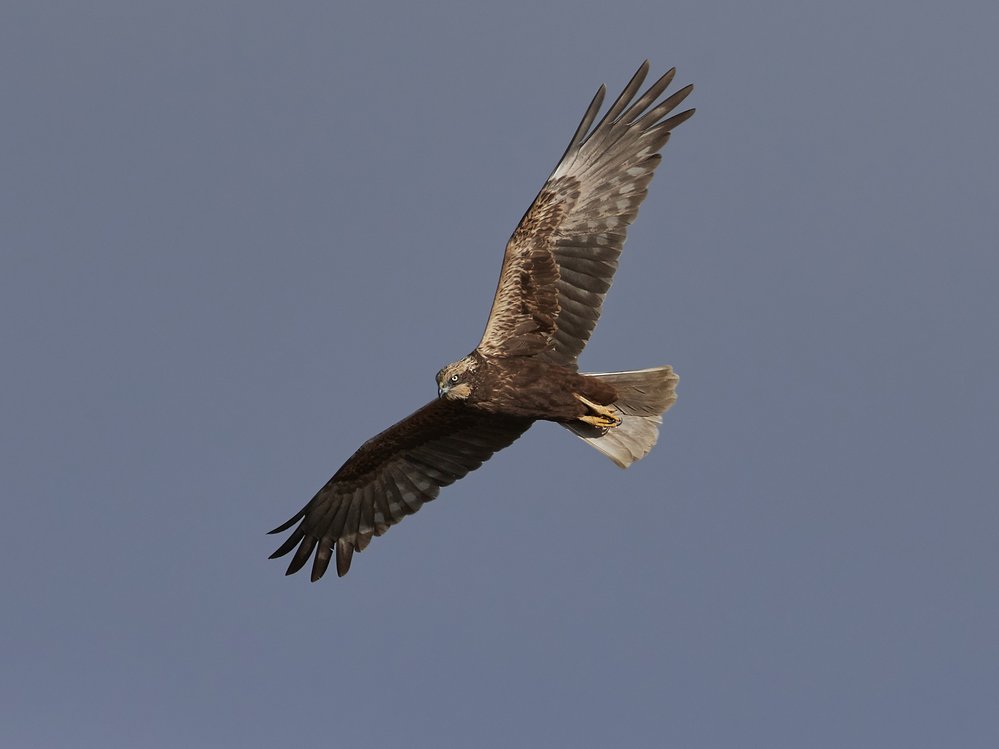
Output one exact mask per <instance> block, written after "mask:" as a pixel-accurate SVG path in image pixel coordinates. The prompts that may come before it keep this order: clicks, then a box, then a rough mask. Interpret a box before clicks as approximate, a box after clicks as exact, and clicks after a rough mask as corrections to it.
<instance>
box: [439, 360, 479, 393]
mask: <svg viewBox="0 0 999 749" xmlns="http://www.w3.org/2000/svg"><path fill="white" fill-rule="evenodd" d="M477 366H478V362H477V361H476V360H475V359H474V358H473V357H472V356H471V355H469V356H466V357H465V358H464V359H459V360H458V361H456V362H453V363H452V364H448V365H447V366H446V367H444V369H442V370H441V371H440V372H438V373H437V396H438V397H439V398H447V399H448V400H466V399H467V398H468V396H470V395H471V394H472V373H473V372H474V371H475V368H476V367H477Z"/></svg>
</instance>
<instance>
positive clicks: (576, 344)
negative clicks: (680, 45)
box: [478, 61, 694, 366]
mask: <svg viewBox="0 0 999 749" xmlns="http://www.w3.org/2000/svg"><path fill="white" fill-rule="evenodd" d="M648 71H649V63H648V61H646V62H644V63H643V64H642V66H641V67H640V68H639V69H638V72H636V73H635V75H634V76H633V77H632V79H631V81H630V82H629V83H628V85H627V86H626V87H625V89H624V91H623V92H621V95H620V96H619V97H618V98H617V101H615V102H614V104H613V105H612V106H611V108H610V109H609V110H608V111H607V114H605V115H604V117H603V119H601V120H600V122H599V123H598V124H597V125H596V127H593V128H592V129H591V125H592V124H593V121H594V120H595V119H596V116H597V112H598V111H599V110H600V105H601V104H602V103H603V98H604V87H603V86H601V87H600V90H599V91H597V94H596V96H595V97H593V101H592V102H591V103H590V106H589V107H588V108H587V110H586V114H585V115H583V120H582V122H580V123H579V127H578V128H577V129H576V133H575V135H573V137H572V141H571V142H570V143H569V147H568V148H567V149H566V152H565V154H564V155H563V156H562V160H561V161H560V162H559V164H558V166H557V167H556V168H555V171H554V172H552V175H551V176H550V177H549V178H548V181H547V182H545V185H544V187H542V188H541V192H540V193H539V194H538V196H537V198H535V200H534V203H533V204H532V205H531V207H530V208H529V209H528V211H527V213H526V214H524V217H523V218H522V219H521V221H520V224H519V225H518V226H517V229H516V230H515V231H514V233H513V236H512V237H511V238H510V241H509V242H508V243H507V246H506V253H505V254H504V256H503V268H502V270H501V271H500V280H499V285H498V287H497V289H496V297H495V298H494V299H493V306H492V309H491V310H490V312H489V320H488V322H487V323H486V330H485V332H484V333H483V335H482V341H481V342H480V343H479V346H478V348H479V350H480V351H481V352H482V353H483V354H485V355H487V356H500V357H501V356H518V355H533V354H540V353H542V352H545V355H546V356H547V357H549V358H551V359H552V360H553V361H555V362H558V363H561V364H566V365H570V366H574V365H575V361H576V357H578V356H579V353H580V352H581V351H582V350H583V346H585V345H586V341H587V340H588V339H589V337H590V333H592V332H593V327H594V326H595V325H596V323H597V318H598V317H599V316H600V307H601V305H602V304H603V300H604V296H605V295H606V293H607V289H608V288H610V284H611V279H612V277H613V276H614V271H615V270H616V269H617V259H618V256H619V255H620V254H621V248H622V246H623V245H624V240H625V236H626V233H627V229H628V225H629V224H631V222H632V221H634V220H635V216H637V215H638V207H639V205H641V203H642V200H644V199H645V195H646V192H647V188H648V184H649V181H650V180H651V179H652V174H653V172H655V169H656V167H657V166H658V165H659V162H660V160H661V159H662V156H661V155H660V153H659V151H660V150H662V148H663V146H664V145H666V141H667V140H669V135H670V131H671V130H672V129H673V128H675V127H676V126H677V125H679V124H680V123H681V122H683V121H684V120H686V119H687V118H689V117H690V116H691V115H692V114H693V113H694V110H693V109H688V110H686V111H684V112H680V113H679V114H676V115H673V116H672V117H669V118H667V115H668V114H669V113H670V112H672V111H673V110H674V109H675V108H676V107H677V106H679V104H680V103H681V102H682V101H683V100H684V99H685V98H686V97H687V95H688V94H689V93H690V92H691V91H692V90H693V86H686V87H685V88H682V89H680V90H679V91H677V92H676V93H674V94H672V95H671V96H669V97H668V98H666V99H664V100H663V101H662V102H660V103H659V104H656V100H657V99H658V98H659V96H660V95H661V94H662V93H663V92H664V91H665V90H666V88H667V86H669V84H670V82H671V81H672V80H673V75H674V73H675V72H676V71H675V69H671V70H670V71H669V72H667V73H666V74H665V75H664V76H663V77H662V78H660V79H659V80H658V81H656V82H655V83H653V84H652V85H651V86H650V87H649V89H648V90H647V91H646V92H645V93H644V94H642V95H641V96H640V97H639V98H638V99H637V100H635V96H636V95H637V94H638V91H639V89H640V88H641V85H642V82H643V81H644V80H645V76H646V75H647V73H648ZM633 100H635V101H634V103H632V102H633Z"/></svg>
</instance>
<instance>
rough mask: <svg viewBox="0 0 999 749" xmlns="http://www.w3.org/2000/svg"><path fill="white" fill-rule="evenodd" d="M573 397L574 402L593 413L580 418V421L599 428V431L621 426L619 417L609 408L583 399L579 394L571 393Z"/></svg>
mask: <svg viewBox="0 0 999 749" xmlns="http://www.w3.org/2000/svg"><path fill="white" fill-rule="evenodd" d="M573 396H574V397H575V398H576V400H578V401H579V402H580V403H582V404H583V405H584V406H586V407H587V408H588V409H590V410H591V411H593V414H592V415H591V414H587V415H586V416H580V417H579V420H580V421H584V422H586V423H587V424H592V425H593V426H595V427H600V428H601V429H610V428H611V427H616V426H620V425H621V417H620V416H618V415H617V413H615V412H614V411H613V410H612V409H611V408H609V407H607V406H601V405H600V404H599V403H594V402H593V401H591V400H588V399H586V398H584V397H583V396H581V395H580V394H579V393H573Z"/></svg>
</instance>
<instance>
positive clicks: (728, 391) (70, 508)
mask: <svg viewBox="0 0 999 749" xmlns="http://www.w3.org/2000/svg"><path fill="white" fill-rule="evenodd" d="M358 5H359V4H358ZM997 27H999V11H996V10H995V8H994V4H991V3H984V2H983V3H970V2H966V3H961V2H958V3H952V4H943V3H912V2H907V3H903V2H875V3H868V2H863V3H861V2H840V3H818V2H805V3H801V2H796V3H781V2H773V1H771V2H765V3H757V4H748V3H737V2H727V3H715V4H706V3H701V2H677V3H669V4H663V3H641V2H616V3H607V2H601V3H596V2H583V3H551V4H545V5H543V6H542V7H533V5H532V4H526V3H494V4H491V5H489V6H482V7H475V6H470V5H468V4H465V3H423V4H416V3H407V4H402V3H398V4H385V3H368V4H366V5H365V8H364V9H363V10H361V9H360V8H359V7H355V8H353V9H344V8H343V7H341V5H340V4H337V3H329V2H326V3H319V2H308V3H281V4H275V3H261V2H243V3H212V4H208V3H182V2H175V3H169V4H167V3H161V4H156V5H155V6H154V5H151V4H146V3H126V2H121V3H110V2H95V3H87V4H82V3H81V4H74V3H48V2H20V3H19V2H14V3H8V4H6V5H5V7H4V10H3V11H0V101H2V105H3V117H2V121H0V191H2V192H0V253H2V256H0V335H2V350H3V360H4V363H3V367H2V379H3V388H2V395H0V424H2V426H0V460H2V462H3V465H2V471H0V481H2V488H3V522H2V524H0V527H2V529H3V530H2V534H3V538H2V543H0V555H2V559H0V563H2V569H3V573H2V575H0V581H2V589H0V594H2V596H3V600H4V601H5V602H6V607H5V613H4V615H3V617H2V624H0V652H2V656H3V669H2V671H3V676H2V677H0V744H2V745H3V746H5V747H26V748H27V747H46V748H48V747H57V746H72V747H136V746H141V747H177V746H277V745H285V744H289V743H290V744H295V745H319V744H330V745H358V744H360V743H362V742H363V743H364V744H365V745H369V746H407V747H424V746H426V747H436V746H482V747H510V746H608V745H628V746H678V747H733V746H739V747H748V746H766V747H795V748H800V747H847V746H848V747H889V746H891V747H894V746H898V747H903V746H904V747H917V746H927V747H929V746H961V747H994V746H997V745H999V717H997V713H996V709H995V708H996V699H997V694H999V635H997V634H996V633H997V632H999V594H997V592H996V589H997V586H996V571H997V569H999V543H997V528H999V505H997V501H996V500H997V495H999V491H997V489H999V486H997V485H999V481H997V469H996V467H995V460H996V453H997V446H999V418H997V417H999V396H997V388H996V385H995V372H996V371H997V368H999V349H997V345H996V340H997V333H996V325H997V321H999V301H997V294H996V285H997V271H999V261H997V258H996V243H997V240H996V238H997V233H999V232H997V229H999V216H997V213H999V212H997V204H996V196H997V195H999V184H997V176H999V168H997V167H999V164H997V162H999V150H997V148H996V140H995V134H994V130H995V127H996V122H997V120H999V98H997V96H996V86H995V72H996V71H997V70H999V53H997V51H996V44H995V29H996V28H997ZM646 57H648V58H650V60H651V61H652V63H653V72H661V71H663V70H665V69H666V68H667V67H669V66H671V65H676V66H677V67H678V68H679V73H678V76H677V82H678V83H679V84H680V85H682V84H685V83H687V82H692V83H694V84H695V86H696V90H695V92H694V94H693V97H692V100H691V101H692V104H693V105H694V106H696V107H697V108H698V114H697V115H696V116H695V117H694V119H693V120H691V121H690V122H688V123H686V124H684V125H683V126H682V127H681V128H679V130H678V131H677V132H676V133H675V135H674V137H673V139H672V140H671V142H670V144H669V145H668V146H667V149H666V153H665V163H664V165H663V167H662V168H661V169H660V170H659V172H658V174H657V177H656V180H655V181H654V182H653V185H652V189H651V192H650V196H649V198H648V200H647V201H646V203H645V205H644V207H643V209H642V212H641V215H640V216H639V218H638V221H637V223H636V224H635V226H634V229H633V231H632V232H631V235H630V239H629V242H628V244H627V245H626V247H625V252H624V255H623V258H622V263H621V270H620V272H619V274H618V276H617V280H616V282H615V285H614V288H613V289H612V290H611V293H610V295H609V297H608V302H607V305H606V307H605V314H604V316H603V318H602V320H601V323H600V324H599V325H598V326H597V329H596V331H595V333H594V336H593V338H592V341H591V344H590V346H589V347H588V349H587V351H586V352H585V353H584V355H583V358H582V363H583V366H584V368H585V369H591V370H598V371H606V370H609V369H627V368H637V367H644V366H652V365H656V364H662V363H670V364H672V365H674V367H675V368H676V369H677V371H678V372H679V374H680V376H681V383H680V400H679V402H678V404H677V406H676V407H675V408H674V409H673V410H672V411H670V413H669V414H668V416H667V419H666V423H665V424H664V429H663V432H662V436H661V438H660V443H659V446H658V447H657V448H656V449H655V450H654V451H653V453H652V454H651V455H650V456H649V457H648V458H646V459H645V460H643V461H642V462H641V463H639V464H637V465H635V466H634V467H633V468H632V469H630V470H629V471H627V472H622V471H620V470H618V469H617V468H615V467H614V466H613V465H612V464H611V463H610V461H608V460H606V459H604V458H602V457H601V456H600V455H598V454H597V453H596V452H595V451H593V450H592V449H590V448H588V447H586V446H585V445H584V444H583V443H581V442H580V441H578V440H576V439H574V438H572V437H571V436H570V435H569V434H567V433H566V432H565V431H564V430H562V429H559V428H557V427H555V426H552V425H540V426H538V427H536V428H534V429H533V430H531V432H529V433H528V435H527V436H526V437H525V438H524V439H522V440H521V441H520V442H518V443H517V444H516V445H515V446H514V447H512V448H511V449H509V450H508V451H506V452H503V453H501V454H499V455H498V456H496V457H495V458H494V459H493V460H492V461H490V463H489V464H487V465H486V466H485V467H484V468H483V469H482V470H480V471H478V472H477V473H475V474H472V475H471V476H470V477H469V478H468V479H466V480H464V481H462V482H460V483H459V484H457V485H456V486H454V487H451V488H449V489H446V490H444V491H443V492H442V494H441V497H440V499H439V500H438V501H437V502H435V503H433V504H431V505H430V506H428V507H426V508H424V509H423V510H422V511H421V512H420V513H419V514H417V515H415V516H413V517H412V518H409V519H407V520H406V521H405V522H404V523H403V524H402V525H400V526H399V527H398V528H394V529H393V530H392V531H391V532H390V533H389V534H388V535H387V536H386V537H384V538H382V539H378V540H376V541H375V542H373V543H372V545H371V547H370V548H369V549H368V550H367V551H366V552H365V553H364V554H362V555H361V556H359V557H357V558H355V560H354V565H353V568H352V570H351V574H350V575H349V576H348V577H346V578H344V579H343V580H337V579H336V578H335V576H334V577H329V576H327V578H326V579H324V580H323V581H322V582H321V583H319V584H316V585H311V584H309V583H308V580H307V578H306V577H305V576H304V575H300V576H296V577H294V578H287V579H286V578H284V577H283V575H282V573H283V570H284V565H283V564H281V563H277V562H269V561H267V559H266V557H267V555H268V554H269V553H270V552H271V551H272V550H273V548H274V547H275V546H276V543H277V541H276V540H275V539H274V538H273V537H266V536H264V532H265V531H266V530H268V529H269V528H271V527H273V526H274V525H276V524H278V523H279V522H281V521H283V520H284V519H285V518H287V517H288V516H289V515H290V514H291V513H293V512H294V511H295V510H297V509H298V508H299V507H300V506H301V505H302V504H303V503H304V502H305V501H306V500H308V498H309V497H310V496H311V495H312V494H313V492H314V491H315V490H316V489H317V488H318V487H319V486H321V485H322V483H323V482H325V481H326V479H327V478H328V477H329V475H330V474H331V473H332V472H333V471H334V470H335V469H336V468H337V467H338V466H339V465H340V463H341V462H342V461H343V460H344V459H346V458H347V457H348V456H349V455H350V453H351V452H353V450H354V449H356V448H357V446H358V445H359V444H360V443H361V442H362V441H363V440H365V439H367V438H368V437H370V436H371V435H373V434H374V433H375V432H377V431H379V430H380V429H382V428H384V427H386V426H388V425H389V424H391V423H392V422H394V421H395V420H397V419H399V418H401V417H402V416H404V415H406V414H407V413H409V412H410V411H412V410H413V409H415V408H416V407H418V406H419V405H421V404H422V403H424V402H426V401H427V400H429V399H430V398H431V397H433V396H434V395H435V392H436V391H435V385H434V380H433V376H434V373H435V372H436V371H437V369H438V368H439V367H440V366H441V365H442V364H444V363H446V362H448V361H451V360H452V359H454V358H457V357H459V356H461V355H463V354H465V353H467V352H468V351H469V350H470V349H471V348H472V346H474V344H475V342H476V341H477V340H478V336H479V334H480V333H481V329H482V326H483V323H484V321H485V316H486V312H487V310H488V305H489V301H490V299H491V295H492V292H493V289H494V287H495V283H496V276H497V273H498V271H499V265H500V258H501V253H502V248H503V245H504V242H505V241H506V238H507V236H508V235H509V233H510V231H511V230H512V229H513V227H514V225H515V223H516V221H517V220H518V219H519V217H520V215H521V214H522V212H523V211H524V209H525V208H526V207H527V205H528V203H529V201H530V200H531V198H532V197H533V196H534V194H535V192H536V190H537V189H538V188H539V187H540V185H541V183H542V181H543V180H544V178H545V177H546V176H547V174H548V171H549V170H550V168H551V167H552V166H553V165H554V163H555V161H556V159H557V158H558V156H559V155H560V154H561V152H562V149H563V148H564V147H565V145H566V143H567V142H568V139H569V137H570V136H571V135H572V132H573V129H574V128H575V126H576V124H577V122H578V118H579V117H580V116H581V114H582V112H583V110H584V108H585V106H586V104H587V103H588V102H589V100H590V97H591V96H592V94H593V93H594V91H595V90H596V88H597V86H598V85H599V84H600V83H607V84H608V87H609V89H610V90H611V92H612V93H616V92H617V91H618V90H620V87H621V86H623V84H624V83H625V82H626V81H627V79H628V77H629V76H630V75H631V73H632V72H633V71H634V70H635V68H636V67H637V66H638V65H639V63H640V62H641V61H642V60H643V59H644V58H646Z"/></svg>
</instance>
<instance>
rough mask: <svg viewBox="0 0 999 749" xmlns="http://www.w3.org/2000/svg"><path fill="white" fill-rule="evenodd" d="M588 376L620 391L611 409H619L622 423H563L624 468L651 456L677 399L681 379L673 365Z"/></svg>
mask: <svg viewBox="0 0 999 749" xmlns="http://www.w3.org/2000/svg"><path fill="white" fill-rule="evenodd" d="M587 377H596V378H598V379H600V380H603V381H604V382H606V383H608V384H609V385H612V386H613V387H614V389H615V390H617V392H618V399H617V400H616V401H615V402H614V404H613V405H612V406H611V408H612V409H614V410H615V411H617V413H618V415H619V416H620V418H621V423H620V424H619V425H618V426H616V427H611V428H610V429H606V430H604V429H600V428H598V427H595V426H591V425H590V424H584V423H582V422H578V421H577V422H571V423H564V424H563V425H562V426H564V427H565V428H566V429H568V430H570V431H571V432H573V433H574V434H576V435H577V436H578V437H579V438H580V439H582V440H583V441H584V442H587V443H589V444H590V445H591V446H593V447H595V448H596V449H597V450H599V451H600V452H602V453H603V454H604V455H606V456H607V457H608V458H610V459H611V460H613V461H614V462H615V463H617V464H618V465H619V466H620V467H621V468H627V467H628V466H630V465H631V464H632V463H634V462H635V461H636V460H640V459H641V458H644V457H645V456H646V455H648V453H649V450H651V449H652V446H653V445H655V444H656V440H657V439H658V438H659V425H660V424H662V421H663V419H662V415H663V414H664V413H666V411H668V410H669V407H670V406H672V405H673V404H674V403H675V402H676V384H677V383H678V382H679V381H680V378H679V377H677V376H676V374H675V373H674V372H673V368H672V367H669V366H666V367H654V368H652V369H639V370H636V371H634V372H602V373H598V374H587Z"/></svg>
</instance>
